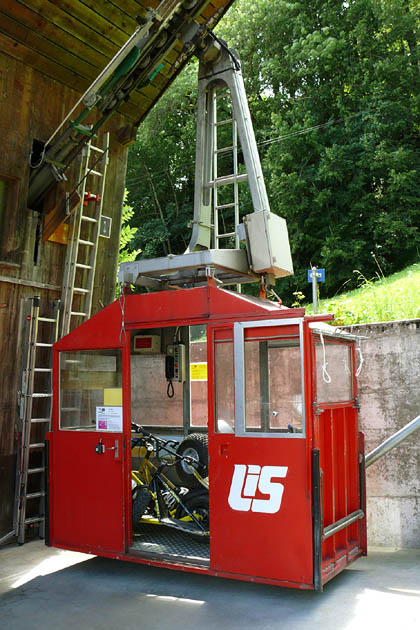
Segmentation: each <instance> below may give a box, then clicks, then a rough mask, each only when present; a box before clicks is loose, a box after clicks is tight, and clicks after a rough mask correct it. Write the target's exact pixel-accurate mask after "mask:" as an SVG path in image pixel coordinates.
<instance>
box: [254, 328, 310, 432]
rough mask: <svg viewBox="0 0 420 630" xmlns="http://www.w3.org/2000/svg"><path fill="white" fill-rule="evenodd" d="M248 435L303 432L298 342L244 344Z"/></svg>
mask: <svg viewBox="0 0 420 630" xmlns="http://www.w3.org/2000/svg"><path fill="white" fill-rule="evenodd" d="M245 427H246V431H262V432H270V431H288V432H295V433H296V432H301V431H302V371H301V357H300V347H299V341H298V340H297V341H294V340H293V341H289V342H284V341H282V340H278V341H268V340H267V341H266V340H262V341H259V340H255V341H245Z"/></svg>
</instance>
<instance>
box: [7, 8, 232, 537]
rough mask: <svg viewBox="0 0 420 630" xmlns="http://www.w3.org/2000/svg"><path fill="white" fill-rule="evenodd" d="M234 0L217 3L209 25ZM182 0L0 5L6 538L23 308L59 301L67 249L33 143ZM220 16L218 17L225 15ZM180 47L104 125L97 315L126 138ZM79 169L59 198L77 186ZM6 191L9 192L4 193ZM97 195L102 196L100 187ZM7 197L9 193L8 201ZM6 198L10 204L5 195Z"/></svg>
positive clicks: (113, 264)
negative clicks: (43, 203) (50, 224)
mask: <svg viewBox="0 0 420 630" xmlns="http://www.w3.org/2000/svg"><path fill="white" fill-rule="evenodd" d="M232 2H233V0H212V1H211V2H209V3H208V4H207V6H206V8H205V10H204V11H203V12H202V15H201V16H199V17H198V21H200V22H203V21H205V20H206V19H208V18H209V17H211V16H214V15H215V14H216V13H217V11H219V10H221V13H222V12H223V11H224V10H226V9H227V8H228V7H229V6H230V4H232ZM175 4H176V2H174V0H163V3H161V2H159V1H158V0H142V1H140V0H3V1H2V2H1V4H0V137H1V140H2V148H1V151H0V183H2V185H3V187H4V183H5V184H6V187H7V190H8V191H9V192H8V196H7V200H6V205H4V203H3V206H2V205H0V353H1V357H2V369H1V370H0V538H1V537H2V536H4V535H5V534H6V533H8V532H9V531H10V530H11V528H12V515H13V496H14V485H15V466H16V454H17V446H16V443H17V432H16V426H17V418H18V415H17V411H18V390H19V389H20V387H21V378H22V369H23V365H24V359H25V356H24V354H25V347H24V332H25V320H24V316H23V314H24V305H25V304H26V302H27V300H28V298H30V297H33V296H35V295H39V296H40V297H41V300H42V302H43V303H44V304H45V305H47V306H48V305H51V303H52V302H53V300H54V299H56V298H58V297H60V294H61V284H62V279H63V272H64V260H65V253H66V247H65V245H61V244H60V243H55V242H46V243H43V242H42V238H40V236H41V229H42V217H39V216H38V215H37V214H36V213H33V212H32V211H29V210H28V209H27V203H26V202H27V192H28V182H29V171H30V167H29V156H30V153H31V149H32V144H33V141H34V139H36V140H40V141H43V142H45V141H47V139H48V138H49V137H50V136H51V134H52V133H53V131H54V130H55V129H56V128H57V126H58V125H59V124H60V123H61V121H62V120H63V119H64V117H65V116H66V115H67V113H68V112H69V111H70V110H71V109H72V107H73V106H74V104H75V103H76V102H77V101H78V100H79V99H80V97H81V95H82V94H83V92H84V91H85V90H86V88H87V87H88V86H89V85H90V84H91V83H92V81H93V80H94V79H95V78H96V77H97V76H98V74H99V73H100V72H101V71H102V70H103V68H104V67H105V66H106V65H107V63H108V62H109V61H110V59H111V58H112V57H113V56H114V55H115V53H116V52H117V51H118V49H119V48H120V47H121V46H122V45H123V44H124V43H125V42H126V41H127V39H128V37H129V36H130V35H131V34H132V33H133V32H134V30H135V28H136V26H137V22H136V15H137V14H141V15H143V16H145V15H146V11H147V8H156V7H158V6H160V7H163V8H164V10H165V11H169V10H172V8H173V6H174V5H175ZM221 13H220V15H218V17H220V16H221ZM181 51H182V44H181V43H180V42H177V43H176V44H175V46H174V48H173V50H171V51H170V52H169V53H168V54H167V56H166V58H165V59H164V68H163V70H162V71H161V72H159V73H158V74H157V75H156V77H155V78H154V80H153V82H152V83H151V84H150V85H148V86H147V87H145V88H143V89H142V90H137V91H136V92H135V93H134V94H132V97H131V98H130V101H129V102H127V103H125V104H124V105H122V106H121V108H120V110H119V112H118V113H117V114H115V115H114V116H113V117H112V118H110V120H109V121H108V122H107V124H106V125H105V126H104V128H103V129H101V131H100V134H99V138H98V140H97V141H95V143H96V144H97V145H98V146H100V144H101V137H102V134H103V133H104V132H106V131H109V132H110V141H111V148H110V156H109V157H110V162H109V167H108V176H107V183H106V189H105V195H104V206H103V214H104V215H106V216H109V217H111V218H112V231H111V238H110V239H103V238H101V239H100V243H99V248H98V257H97V268H96V276H95V283H94V292H93V308H92V312H93V313H95V312H97V311H98V310H100V309H101V308H102V307H103V306H105V305H107V304H109V303H110V302H111V301H112V300H113V299H114V290H115V274H116V268H117V260H118V249H119V237H120V224H121V210H122V200H123V193H124V186H125V172H126V161H127V148H126V147H124V146H122V145H121V144H120V143H119V142H118V132H119V130H120V129H121V128H122V127H124V126H125V125H126V124H127V123H134V124H135V125H136V124H138V123H139V122H141V121H142V120H143V119H144V117H145V116H146V115H147V113H148V112H149V111H150V109H151V108H152V107H153V105H154V104H155V103H156V102H157V100H158V99H159V98H160V96H161V95H162V94H163V92H164V91H165V90H166V88H167V87H168V85H169V84H170V83H171V82H172V81H173V79H174V77H175V76H176V74H178V72H179V71H180V70H181V69H182V67H183V64H181V66H180V68H178V70H177V72H175V73H173V74H170V73H171V67H172V65H173V64H174V62H175V61H176V60H177V58H178V57H179V54H180V53H181ZM77 170H78V169H77V164H73V165H72V166H71V167H70V168H68V169H67V170H66V176H67V178H68V181H67V182H65V184H60V187H61V188H58V189H57V188H56V190H53V191H52V192H51V193H50V195H51V198H50V199H49V206H50V207H53V206H54V199H58V198H59V197H60V195H61V196H63V194H64V190H67V191H68V192H71V191H72V190H73V188H74V187H75V186H76V184H77ZM0 190H1V189H0ZM91 192H95V191H94V190H92V191H91ZM0 201H1V197H0ZM3 202H4V199H3Z"/></svg>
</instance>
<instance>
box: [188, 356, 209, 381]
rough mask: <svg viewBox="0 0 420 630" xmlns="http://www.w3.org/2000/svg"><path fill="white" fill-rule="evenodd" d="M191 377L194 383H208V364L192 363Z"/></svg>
mask: <svg viewBox="0 0 420 630" xmlns="http://www.w3.org/2000/svg"><path fill="white" fill-rule="evenodd" d="M190 375H191V380H192V381H207V363H206V362H203V361H202V362H200V363H190Z"/></svg>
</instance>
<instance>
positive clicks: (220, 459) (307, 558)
mask: <svg viewBox="0 0 420 630" xmlns="http://www.w3.org/2000/svg"><path fill="white" fill-rule="evenodd" d="M235 467H236V468H235ZM246 467H247V468H246ZM266 467H270V468H266ZM272 467H276V469H273V468H272ZM255 473H257V474H255ZM244 475H245V479H244ZM209 476H210V479H211V485H210V510H211V541H210V567H211V569H212V570H215V571H224V572H227V573H241V574H245V575H250V576H258V577H261V578H271V579H276V580H284V581H287V582H294V583H298V584H300V585H301V584H302V585H303V584H306V585H312V583H313V565H312V557H313V556H312V512H311V493H310V491H309V488H308V487H307V483H306V480H307V475H306V442H305V440H304V439H295V438H238V437H235V436H234V435H229V434H215V435H212V436H211V437H210V474H209ZM264 477H265V479H264V480H263V478H264ZM247 484H248V485H247ZM255 488H256V489H255ZM246 495H248V497H249V496H253V497H254V498H253V499H249V498H247V496H246Z"/></svg>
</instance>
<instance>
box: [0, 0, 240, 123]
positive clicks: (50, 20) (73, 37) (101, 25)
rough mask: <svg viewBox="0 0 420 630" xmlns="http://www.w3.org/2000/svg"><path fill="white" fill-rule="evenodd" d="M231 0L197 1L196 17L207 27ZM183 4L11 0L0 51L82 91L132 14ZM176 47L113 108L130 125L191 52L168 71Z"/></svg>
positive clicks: (127, 29) (122, 37)
mask: <svg viewBox="0 0 420 630" xmlns="http://www.w3.org/2000/svg"><path fill="white" fill-rule="evenodd" d="M233 2H234V0H210V1H208V0H207V1H206V0H200V2H199V5H198V6H199V8H200V11H199V13H198V15H197V17H196V20H197V22H199V23H200V24H211V27H213V26H214V24H216V23H217V22H218V21H219V20H220V18H221V17H222V15H223V14H224V13H225V12H226V10H227V9H228V8H229V6H230V5H231V4H232V3H233ZM183 4H184V5H186V3H185V2H182V1H180V0H112V1H111V0H83V1H82V0H71V1H68V2H57V0H30V2H28V0H22V1H19V2H16V1H15V0H11V1H10V2H6V3H3V6H1V8H0V50H1V51H2V52H3V53H6V54H7V55H10V56H11V57H13V58H15V59H18V60H19V61H22V62H23V63H25V64H27V65H28V66H31V67H33V68H35V69H36V70H38V71H39V72H40V73H42V74H43V75H44V76H48V77H50V78H51V79H54V80H56V81H58V82H59V83H62V84H64V85H66V86H68V87H71V88H74V89H76V90H78V91H80V92H84V91H85V90H86V89H87V88H88V87H89V85H90V84H91V83H92V81H93V80H94V79H95V78H96V77H97V76H98V75H99V73H100V72H101V71H102V70H103V68H104V67H105V66H106V65H107V64H108V62H109V61H110V60H111V59H112V57H113V56H114V55H115V54H116V52H117V51H118V50H119V49H120V48H121V46H122V45H123V44H124V43H125V42H126V41H127V39H128V38H129V37H130V36H131V35H132V34H133V32H134V31H135V29H136V27H137V26H138V24H137V22H136V15H140V16H143V17H144V16H145V15H146V12H147V10H148V9H150V8H152V9H157V8H158V7H159V12H160V13H161V14H162V15H165V14H167V13H168V12H169V11H172V10H173V9H174V8H180V7H181V6H182V5H183ZM186 6H188V5H186ZM184 10H187V9H186V8H184ZM181 51H182V44H181V42H179V41H178V42H177V44H176V45H175V48H173V49H172V50H171V51H170V52H169V53H168V55H167V56H166V57H165V58H164V60H163V65H164V68H163V69H162V70H161V71H160V72H159V73H158V74H157V75H156V77H155V78H154V79H153V81H152V82H151V84H150V85H148V86H147V87H145V88H143V89H141V90H136V91H135V92H133V93H132V95H131V97H130V101H129V102H128V103H125V104H124V105H122V106H121V108H120V110H119V111H120V112H121V113H123V114H124V115H125V116H127V117H128V118H130V119H131V120H133V121H135V123H136V124H138V123H139V122H141V121H142V120H143V119H144V118H145V116H146V115H147V113H148V112H149V111H150V109H151V108H152V107H153V105H154V104H155V103H156V102H157V101H158V99H159V98H160V97H161V96H162V94H163V93H164V92H165V90H166V89H167V87H168V86H169V85H170V83H171V82H172V81H173V79H174V78H175V76H176V75H177V74H178V73H179V71H180V70H181V69H182V68H183V67H184V66H185V65H186V63H187V62H188V58H189V57H191V54H189V55H188V58H186V59H184V58H182V61H181V63H180V65H179V67H177V68H176V70H175V71H173V70H171V67H172V66H173V64H174V63H175V62H176V61H177V60H178V59H179V58H180V56H181Z"/></svg>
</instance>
